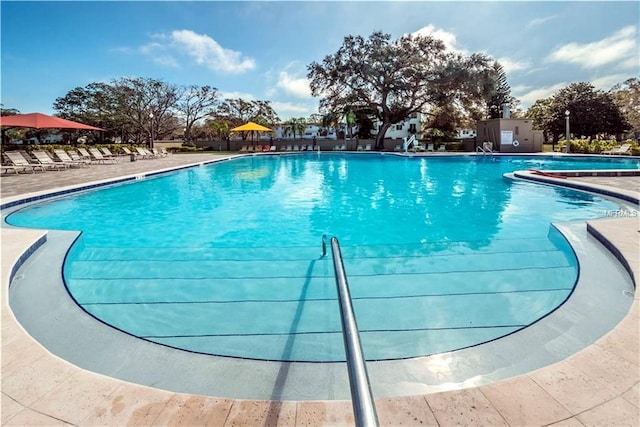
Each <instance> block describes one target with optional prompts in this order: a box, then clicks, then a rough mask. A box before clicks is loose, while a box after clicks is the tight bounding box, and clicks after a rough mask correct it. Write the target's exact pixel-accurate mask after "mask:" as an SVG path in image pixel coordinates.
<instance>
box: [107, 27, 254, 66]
mask: <svg viewBox="0 0 640 427" xmlns="http://www.w3.org/2000/svg"><path fill="white" fill-rule="evenodd" d="M153 38H154V40H153V41H152V42H150V43H147V44H145V45H142V46H140V47H138V49H137V51H138V52H139V53H142V54H143V55H146V56H149V57H151V58H152V60H153V61H154V62H156V63H158V64H161V65H164V66H169V67H179V64H180V61H179V60H178V59H176V58H177V57H179V56H184V55H186V56H188V57H190V58H191V59H192V60H193V61H194V62H195V63H196V64H198V65H202V66H205V67H207V68H208V69H210V70H213V71H223V72H226V73H243V72H245V71H248V70H251V69H253V68H255V67H256V63H255V60H254V59H253V58H248V57H246V56H244V55H243V54H242V53H241V52H237V51H234V50H231V49H226V48H224V47H222V46H221V45H220V44H219V43H218V42H217V41H215V40H214V39H213V38H211V37H209V36H208V35H206V34H197V33H195V32H193V31H190V30H176V31H173V32H171V33H170V34H155V35H154V36H153ZM119 51H121V52H124V53H127V52H128V51H129V49H127V48H120V49H119Z"/></svg>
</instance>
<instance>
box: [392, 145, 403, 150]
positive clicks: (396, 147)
mask: <svg viewBox="0 0 640 427" xmlns="http://www.w3.org/2000/svg"><path fill="white" fill-rule="evenodd" d="M393 151H402V147H400V146H399V145H396V146H395V147H393Z"/></svg>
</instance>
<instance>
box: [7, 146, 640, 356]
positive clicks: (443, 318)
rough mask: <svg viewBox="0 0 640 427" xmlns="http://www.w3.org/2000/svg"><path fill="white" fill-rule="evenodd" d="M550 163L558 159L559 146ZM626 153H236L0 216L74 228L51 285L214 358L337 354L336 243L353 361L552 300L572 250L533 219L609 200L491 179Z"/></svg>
mask: <svg viewBox="0 0 640 427" xmlns="http://www.w3.org/2000/svg"><path fill="white" fill-rule="evenodd" d="M565 159H566V157H565ZM532 167H535V168H541V169H610V168H637V167H638V164H637V161H633V160H626V161H618V162H615V161H612V160H608V159H607V160H602V161H593V160H590V161H584V160H578V159H576V160H572V161H566V160H565V161H559V160H553V159H545V160H540V159H539V158H527V157H500V158H495V159H491V158H483V157H478V158H476V157H456V158H453V157H451V158H445V157H440V158H422V159H420V158H404V157H397V156H390V155H386V156H380V155H348V154H322V155H321V156H319V157H318V156H317V155H311V154H297V155H285V156H250V157H244V158H241V159H236V160H233V161H226V162H221V163H216V164H212V165H209V166H203V167H197V168H192V169H188V170H185V171H181V172H176V173H172V174H167V175H163V176H159V177H155V178H152V179H151V178H149V179H146V180H141V181H137V182H136V183H134V184H126V185H119V186H114V187H111V188H108V189H102V190H97V191H92V192H87V193H84V194H81V195H76V196H71V197H67V198H63V199H58V200H53V201H49V202H43V203H40V204H38V205H34V206H31V207H28V208H25V209H22V210H19V211H18V212H16V213H14V214H12V215H10V216H9V217H8V218H7V222H8V223H10V224H12V225H17V226H25V227H39V228H50V229H63V230H82V236H81V238H79V239H78V241H77V242H76V244H75V245H74V246H73V248H72V250H71V251H70V253H69V255H68V257H67V260H66V263H65V267H64V279H65V282H66V285H67V287H68V290H69V292H70V294H71V295H72V296H73V298H74V299H75V300H76V301H77V302H78V304H80V305H81V307H82V308H83V309H84V310H86V311H87V312H88V313H90V314H91V315H93V316H95V317H96V318H98V319H100V320H102V321H104V322H105V323H107V324H110V325H112V326H113V327H115V328H118V329H120V330H122V331H124V332H127V333H129V334H132V335H134V336H137V337H140V338H142V339H146V340H149V341H153V342H157V343H160V344H164V345H168V346H171V347H176V348H180V349H184V350H187V351H193V352H200V353H207V354H215V355H222V356H232V357H242V358H252V359H264V360H292V361H339V360H344V350H343V344H342V336H341V328H340V319H339V312H338V303H337V300H336V290H335V281H334V278H333V265H332V263H331V260H330V257H326V258H322V257H320V254H321V245H320V243H321V236H322V235H323V234H326V235H329V236H333V235H335V236H337V237H338V238H339V240H340V243H341V246H342V252H343V255H344V257H345V261H344V264H345V269H346V272H347V275H348V278H349V284H350V286H351V294H352V297H353V298H354V302H353V304H354V310H355V313H356V316H357V321H358V326H359V328H360V330H361V338H362V342H363V350H364V354H365V357H366V358H367V359H368V360H383V359H396V358H407V357H415V356H421V355H429V354H435V353H441V352H446V351H450V350H454V349H459V348H464V347H469V346H473V345H477V344H479V343H482V342H486V341H490V340H493V339H496V338H499V337H501V336H505V335H507V334H510V333H513V332H516V331H518V330H519V329H522V328H524V327H527V326H528V325H531V324H532V323H534V322H536V321H537V320H539V319H540V318H542V317H544V316H545V315H547V314H548V313H549V312H551V311H553V310H554V309H555V308H557V307H558V306H559V305H561V304H562V303H563V302H564V301H565V300H566V299H567V298H568V296H569V295H570V293H571V292H572V290H573V287H574V284H575V282H576V279H577V275H578V266H577V262H576V259H575V257H574V255H573V252H572V251H571V248H570V247H569V246H568V244H567V243H566V241H565V240H564V238H562V236H560V234H559V233H558V232H557V231H556V230H555V229H554V228H553V227H552V226H551V225H550V224H551V223H552V222H558V221H571V220H578V219H587V218H595V217H600V216H604V215H605V213H606V212H607V211H611V210H616V209H617V208H618V207H617V206H616V205H615V204H614V203H612V202H610V201H607V200H604V199H601V198H599V197H595V196H592V195H588V194H584V193H579V192H575V191H572V190H568V189H560V188H553V187H548V186H541V185H534V184H529V183H523V182H513V181H509V180H505V179H504V178H503V174H504V173H506V172H511V171H513V170H523V169H528V168H532Z"/></svg>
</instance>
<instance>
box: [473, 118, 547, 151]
mask: <svg viewBox="0 0 640 427" xmlns="http://www.w3.org/2000/svg"><path fill="white" fill-rule="evenodd" d="M476 141H477V145H478V146H480V147H481V146H482V143H483V142H491V143H493V151H499V152H501V153H537V152H541V151H542V143H543V137H542V132H540V131H534V130H533V120H532V119H511V118H509V119H489V120H481V121H479V122H478V123H477V124H476Z"/></svg>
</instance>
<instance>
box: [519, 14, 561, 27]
mask: <svg viewBox="0 0 640 427" xmlns="http://www.w3.org/2000/svg"><path fill="white" fill-rule="evenodd" d="M553 19H556V16H553V15H552V16H545V17H543V18H533V19H532V20H531V21H529V22H528V23H527V25H526V26H527V28H532V27H537V26H538V25H542V24H544V23H546V22H549V21H551V20H553Z"/></svg>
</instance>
